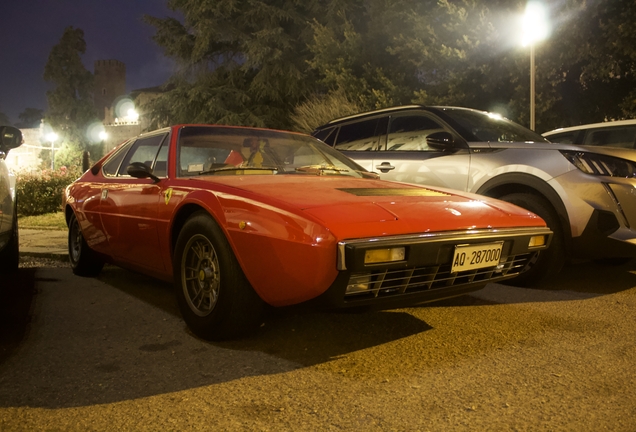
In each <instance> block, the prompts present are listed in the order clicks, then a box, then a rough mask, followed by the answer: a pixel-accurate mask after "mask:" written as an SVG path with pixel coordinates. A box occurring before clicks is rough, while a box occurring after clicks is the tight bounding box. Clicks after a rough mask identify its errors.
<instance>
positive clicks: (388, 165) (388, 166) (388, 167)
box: [375, 162, 395, 173]
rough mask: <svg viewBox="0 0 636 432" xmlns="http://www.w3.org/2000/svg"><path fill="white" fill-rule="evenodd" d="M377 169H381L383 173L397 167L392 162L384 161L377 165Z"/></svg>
mask: <svg viewBox="0 0 636 432" xmlns="http://www.w3.org/2000/svg"><path fill="white" fill-rule="evenodd" d="M375 169H377V170H380V171H381V172H383V173H388V172H389V171H391V170H394V169H395V167H394V166H393V165H391V162H382V163H381V164H380V165H376V166H375Z"/></svg>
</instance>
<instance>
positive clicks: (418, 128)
mask: <svg viewBox="0 0 636 432" xmlns="http://www.w3.org/2000/svg"><path fill="white" fill-rule="evenodd" d="M313 135H314V136H315V137H317V138H319V139H321V140H323V141H324V142H326V143H327V144H329V145H331V146H333V147H334V148H336V149H338V150H340V151H342V152H343V153H344V154H345V155H347V156H349V157H350V158H352V159H353V160H355V161H356V162H358V163H359V164H360V165H362V166H363V167H365V168H366V169H368V170H369V171H374V172H377V173H379V174H380V177H381V178H382V179H385V180H393V181H400V182H407V183H418V184H429V185H435V186H438V187H439V186H441V187H447V188H451V189H458V190H461V191H467V192H474V193H477V194H481V195H487V196H490V197H494V198H499V199H501V200H504V201H508V202H510V203H513V204H516V205H519V206H521V207H523V208H525V209H528V210H530V211H532V212H533V213H536V214H538V215H539V216H541V217H542V218H543V219H544V220H545V221H546V223H547V224H548V226H549V227H550V228H551V229H552V231H553V232H554V236H553V239H552V244H551V246H550V248H549V249H548V250H546V251H543V252H542V253H541V254H540V255H539V257H538V258H537V260H536V261H535V262H534V263H531V264H530V266H529V267H528V268H527V271H526V272H525V273H523V274H522V275H521V276H519V277H518V278H517V279H515V280H513V282H515V281H516V283H517V284H518V285H533V284H536V283H538V282H540V281H541V280H542V279H543V278H545V277H547V276H550V275H553V274H555V273H557V272H558V271H559V270H560V268H561V267H562V265H563V264H564V262H565V261H566V260H567V259H569V258H574V257H576V258H588V259H589V258H591V259H597V260H600V261H606V262H610V263H619V262H625V261H626V260H629V259H631V258H633V257H634V256H636V157H635V156H634V155H635V154H636V152H633V151H631V152H630V151H627V150H622V151H621V150H619V149H615V150H616V151H615V152H614V151H612V150H611V149H607V148H604V149H600V148H598V149H597V148H593V147H587V148H585V147H579V146H573V145H562V144H551V143H550V142H549V141H548V140H546V139H545V138H543V137H542V136H541V135H539V134H537V133H535V132H533V131H531V130H529V129H526V128H524V127H522V126H520V125H518V124H516V123H513V122H511V121H509V120H506V119H504V118H502V117H501V116H499V115H497V114H493V113H488V112H483V111H476V110H472V109H467V108H457V107H426V106H420V105H410V106H401V107H394V108H388V109H384V110H379V111H373V112H367V113H362V114H357V115H353V116H349V117H344V118H340V119H336V120H333V121H330V122H329V123H327V124H325V125H323V126H320V127H319V128H317V129H316V130H315V131H314V133H313ZM449 217H451V216H449Z"/></svg>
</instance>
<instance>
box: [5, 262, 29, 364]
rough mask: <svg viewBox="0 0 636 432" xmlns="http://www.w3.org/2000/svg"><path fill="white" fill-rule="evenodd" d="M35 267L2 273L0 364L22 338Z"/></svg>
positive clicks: (25, 326) (25, 328) (25, 327)
mask: <svg viewBox="0 0 636 432" xmlns="http://www.w3.org/2000/svg"><path fill="white" fill-rule="evenodd" d="M35 272H36V269H35V268H30V269H21V270H20V271H18V272H16V273H13V274H8V275H3V276H2V286H1V287H0V365H1V364H2V363H3V362H4V361H5V360H6V359H7V358H8V357H9V356H11V354H12V353H13V351H14V350H15V349H16V348H17V347H18V346H19V344H20V342H21V341H22V340H23V339H24V337H25V335H26V333H27V329H28V324H29V320H30V319H31V306H32V304H33V297H34V295H35Z"/></svg>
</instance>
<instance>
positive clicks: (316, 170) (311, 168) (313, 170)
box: [296, 165, 349, 175]
mask: <svg viewBox="0 0 636 432" xmlns="http://www.w3.org/2000/svg"><path fill="white" fill-rule="evenodd" d="M325 171H335V172H338V173H341V172H349V170H348V169H344V168H338V167H337V166H334V165H305V166H301V167H298V168H296V172H302V173H308V174H316V175H325Z"/></svg>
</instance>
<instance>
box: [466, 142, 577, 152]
mask: <svg viewBox="0 0 636 432" xmlns="http://www.w3.org/2000/svg"><path fill="white" fill-rule="evenodd" d="M468 146H469V147H470V148H473V149H480V148H489V149H508V148H510V149H529V150H551V151H555V150H573V151H583V148H582V147H581V146H577V145H572V144H559V143H540V142H534V141H527V142H513V141H483V142H481V141H473V142H469V143H468Z"/></svg>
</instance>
